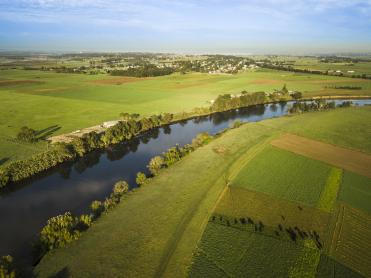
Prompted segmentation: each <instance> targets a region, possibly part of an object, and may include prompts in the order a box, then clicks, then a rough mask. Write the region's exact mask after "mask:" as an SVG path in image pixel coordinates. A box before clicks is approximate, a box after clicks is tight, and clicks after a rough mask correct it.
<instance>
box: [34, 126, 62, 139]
mask: <svg viewBox="0 0 371 278" xmlns="http://www.w3.org/2000/svg"><path fill="white" fill-rule="evenodd" d="M59 129H61V127H60V126H59V125H52V126H49V127H47V128H44V129H41V130H38V131H36V137H37V139H39V140H40V139H41V140H45V139H46V138H47V137H49V136H50V135H52V134H53V133H54V132H56V131H57V130H59Z"/></svg>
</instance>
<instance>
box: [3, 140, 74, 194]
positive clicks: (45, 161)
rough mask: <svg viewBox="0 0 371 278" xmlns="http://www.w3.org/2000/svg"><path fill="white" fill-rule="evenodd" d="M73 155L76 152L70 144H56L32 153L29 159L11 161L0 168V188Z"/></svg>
mask: <svg viewBox="0 0 371 278" xmlns="http://www.w3.org/2000/svg"><path fill="white" fill-rule="evenodd" d="M75 157H76V152H75V150H74V149H73V148H71V146H68V145H65V144H56V146H54V147H53V148H52V149H51V150H48V151H45V152H43V153H39V154H36V155H33V156H31V157H30V158H29V159H26V160H19V161H14V162H11V163H9V164H7V165H6V166H5V167H4V168H2V169H0V188H1V187H2V186H5V185H6V184H8V183H9V182H16V181H20V180H22V179H25V178H28V177H30V176H32V175H34V174H37V173H39V172H42V171H44V170H47V169H49V168H51V167H54V166H55V165H57V164H59V163H62V162H65V161H68V160H71V159H74V158H75Z"/></svg>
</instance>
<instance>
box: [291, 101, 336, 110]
mask: <svg viewBox="0 0 371 278" xmlns="http://www.w3.org/2000/svg"><path fill="white" fill-rule="evenodd" d="M334 108H336V105H335V101H329V102H327V101H326V100H323V99H320V100H315V101H311V102H295V103H294V104H293V105H292V107H291V108H290V109H289V113H290V114H293V113H303V112H310V111H321V110H328V109H334Z"/></svg>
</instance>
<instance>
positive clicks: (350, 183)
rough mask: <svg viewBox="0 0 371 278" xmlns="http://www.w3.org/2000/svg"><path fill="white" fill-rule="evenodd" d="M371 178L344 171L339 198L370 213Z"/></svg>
mask: <svg viewBox="0 0 371 278" xmlns="http://www.w3.org/2000/svg"><path fill="white" fill-rule="evenodd" d="M370 189H371V179H369V178H367V177H364V176H360V175H357V174H354V173H351V172H348V171H345V173H344V176H343V182H342V184H341V190H340V192H339V200H340V201H342V202H344V203H347V204H349V205H351V206H352V207H355V208H358V209H362V210H364V211H366V212H368V213H371V202H370V200H371V190H370Z"/></svg>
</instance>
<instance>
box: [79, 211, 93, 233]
mask: <svg viewBox="0 0 371 278" xmlns="http://www.w3.org/2000/svg"><path fill="white" fill-rule="evenodd" d="M91 223H92V218H91V216H90V215H87V214H83V215H80V217H79V218H78V219H77V224H76V229H77V230H78V231H81V232H82V231H85V230H87V229H88V228H89V227H90V226H91Z"/></svg>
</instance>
